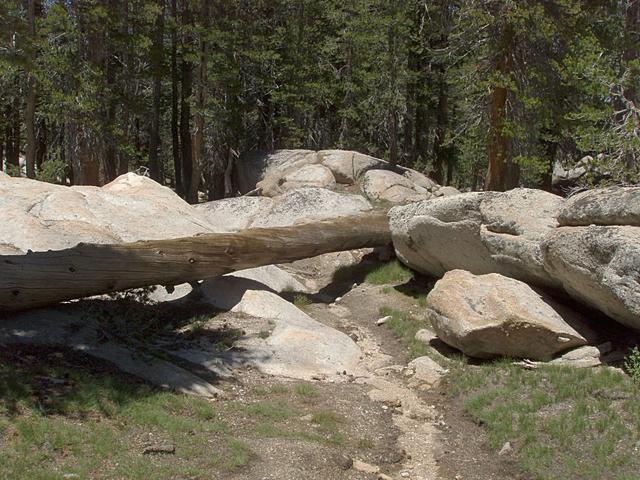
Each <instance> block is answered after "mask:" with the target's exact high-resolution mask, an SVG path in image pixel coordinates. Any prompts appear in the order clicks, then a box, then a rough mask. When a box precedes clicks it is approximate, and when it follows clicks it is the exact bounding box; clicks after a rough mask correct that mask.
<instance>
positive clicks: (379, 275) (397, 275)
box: [364, 260, 414, 285]
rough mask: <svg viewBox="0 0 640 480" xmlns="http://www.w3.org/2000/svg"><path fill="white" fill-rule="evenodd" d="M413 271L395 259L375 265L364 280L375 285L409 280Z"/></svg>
mask: <svg viewBox="0 0 640 480" xmlns="http://www.w3.org/2000/svg"><path fill="white" fill-rule="evenodd" d="M413 275H414V274H413V271H411V270H410V269H409V268H407V267H405V266H404V265H403V264H402V263H400V262H399V261H398V260H393V261H391V262H388V263H384V264H382V265H379V266H377V267H375V268H374V269H373V270H371V271H370V272H369V273H367V274H366V276H365V277H364V281H365V282H367V283H371V284H373V285H386V284H389V283H399V282H408V281H409V280H411V279H412V278H413Z"/></svg>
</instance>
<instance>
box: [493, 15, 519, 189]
mask: <svg viewBox="0 0 640 480" xmlns="http://www.w3.org/2000/svg"><path fill="white" fill-rule="evenodd" d="M505 13H506V12H505V11H504V9H503V10H502V11H501V15H503V16H504V15H505ZM513 37H514V35H513V27H512V26H511V24H510V23H509V22H508V21H507V20H504V23H503V25H502V28H501V32H500V39H499V43H498V51H497V56H496V61H495V70H496V72H497V73H498V75H499V77H500V78H499V80H498V83H497V84H496V85H494V87H493V92H492V93H491V101H490V112H489V115H490V118H489V122H490V125H489V151H488V156H489V169H488V171H487V178H486V182H485V189H486V190H497V191H505V190H509V189H510V188H513V187H515V186H516V185H517V176H518V175H517V173H516V172H517V169H515V168H514V165H513V162H512V152H511V138H510V137H509V135H508V133H506V131H505V127H506V122H507V119H508V99H509V86H508V83H509V81H510V79H511V73H512V70H513V40H514V38H513Z"/></svg>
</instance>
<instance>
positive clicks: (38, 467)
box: [0, 351, 246, 480]
mask: <svg viewBox="0 0 640 480" xmlns="http://www.w3.org/2000/svg"><path fill="white" fill-rule="evenodd" d="M1 355H3V357H1V358H0V431H2V432H3V434H2V435H0V442H1V444H2V455H1V456H0V478H11V479H49V478H52V479H53V478H63V477H64V476H65V475H70V476H74V475H75V476H77V478H131V479H144V480H148V479H163V478H194V477H198V478H205V477H209V476H210V474H211V470H212V468H213V469H223V470H226V467H225V466H226V465H231V466H232V468H237V466H238V465H241V464H243V462H244V463H246V461H244V460H243V459H242V457H241V455H240V452H239V449H238V448H236V447H234V446H233V443H232V442H234V441H236V439H235V438H233V437H231V436H230V429H229V428H228V426H227V424H226V423H225V422H224V421H223V420H222V418H223V416H222V415H219V413H220V411H219V409H220V407H219V406H218V404H213V403H210V402H208V401H207V400H205V399H200V398H196V397H192V396H186V395H182V394H175V393H170V392H166V391H160V390H158V389H155V388H153V387H150V386H148V385H146V384H143V383H139V382H138V381H135V380H133V379H131V378H130V377H127V376H126V375H123V374H118V376H115V375H113V374H111V373H109V372H106V371H100V373H95V374H94V373H90V372H88V371H87V370H85V369H84V365H87V364H91V363H92V362H93V361H91V360H89V361H88V360H87V359H86V357H84V356H81V355H79V354H72V353H65V356H64V357H63V356H62V355H61V354H58V353H52V354H50V355H48V354H47V353H46V352H40V351H39V352H36V353H35V354H33V355H32V354H25V353H24V352H20V354H18V355H16V356H15V357H12V356H11V355H10V354H9V355H8V354H7V352H3V353H1ZM7 355H8V356H7ZM67 356H68V357H70V359H71V360H69V359H68V358H67ZM7 358H8V361H7ZM16 358H17V360H16ZM25 359H26V360H25ZM67 361H68V362H69V364H67V363H66V362H67ZM69 365H71V366H70V367H69ZM100 368H102V367H100ZM149 441H157V442H162V443H171V444H174V445H175V446H176V452H175V454H173V455H158V456H154V458H153V461H150V459H149V458H147V457H146V456H145V455H143V454H142V450H143V447H144V446H145V445H146V444H147V443H148V442H149ZM212 442H214V443H216V444H220V445H222V446H224V445H227V444H228V445H230V446H229V448H220V449H219V451H220V453H216V454H212V452H211V443H212Z"/></svg>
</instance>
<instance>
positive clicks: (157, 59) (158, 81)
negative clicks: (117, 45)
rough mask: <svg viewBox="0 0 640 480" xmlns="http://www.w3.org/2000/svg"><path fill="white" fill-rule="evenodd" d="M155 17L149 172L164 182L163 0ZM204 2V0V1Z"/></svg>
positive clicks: (152, 176) (155, 178) (153, 177)
mask: <svg viewBox="0 0 640 480" xmlns="http://www.w3.org/2000/svg"><path fill="white" fill-rule="evenodd" d="M161 2H162V9H161V11H160V13H159V14H158V17H157V18H156V26H155V35H154V43H153V51H152V54H151V55H152V56H151V61H152V66H151V69H152V73H153V107H152V113H151V131H150V132H149V173H150V175H151V178H152V179H153V180H155V181H157V182H160V183H164V181H163V179H162V178H161V168H160V162H159V160H158V148H159V146H160V113H161V112H160V101H161V98H162V61H163V58H164V48H163V45H164V10H165V2H164V0H161ZM204 3H206V0H205V2H204Z"/></svg>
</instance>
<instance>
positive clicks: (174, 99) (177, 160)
mask: <svg viewBox="0 0 640 480" xmlns="http://www.w3.org/2000/svg"><path fill="white" fill-rule="evenodd" d="M171 19H172V21H173V27H172V28H171V147H172V148H171V152H172V155H173V168H174V172H175V177H176V193H177V194H178V195H180V196H181V197H184V196H185V191H184V183H183V179H182V157H181V154H180V137H179V129H178V31H177V28H178V27H177V25H178V8H177V6H176V0H171Z"/></svg>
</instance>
